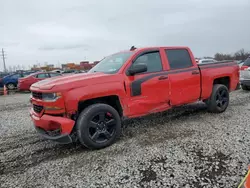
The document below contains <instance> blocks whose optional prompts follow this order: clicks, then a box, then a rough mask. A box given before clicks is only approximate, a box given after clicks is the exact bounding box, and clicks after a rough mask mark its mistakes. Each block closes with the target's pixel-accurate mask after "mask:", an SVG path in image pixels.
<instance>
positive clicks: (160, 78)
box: [158, 76, 168, 80]
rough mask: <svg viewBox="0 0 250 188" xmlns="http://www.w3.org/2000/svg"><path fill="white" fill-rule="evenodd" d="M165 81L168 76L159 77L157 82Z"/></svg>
mask: <svg viewBox="0 0 250 188" xmlns="http://www.w3.org/2000/svg"><path fill="white" fill-rule="evenodd" d="M165 79H168V76H160V77H159V78H158V80H165Z"/></svg>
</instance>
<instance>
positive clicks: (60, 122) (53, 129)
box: [30, 108, 75, 144]
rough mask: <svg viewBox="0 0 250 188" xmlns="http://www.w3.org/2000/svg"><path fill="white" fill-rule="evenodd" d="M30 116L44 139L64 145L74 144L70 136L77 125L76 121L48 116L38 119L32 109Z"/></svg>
mask: <svg viewBox="0 0 250 188" xmlns="http://www.w3.org/2000/svg"><path fill="white" fill-rule="evenodd" d="M30 116H31V119H32V121H33V124H34V126H35V128H36V130H37V132H38V133H39V134H40V135H41V136H42V137H44V138H46V139H48V140H53V141H56V142H58V143H62V144H68V143H71V142H72V138H71V136H70V134H71V132H72V130H73V127H74V125H75V121H73V120H71V119H68V118H65V117H56V116H51V115H46V114H44V115H42V116H41V117H38V116H37V115H36V113H35V112H34V110H33V109H32V108H31V109H30ZM52 133H53V134H52ZM55 133H56V134H55Z"/></svg>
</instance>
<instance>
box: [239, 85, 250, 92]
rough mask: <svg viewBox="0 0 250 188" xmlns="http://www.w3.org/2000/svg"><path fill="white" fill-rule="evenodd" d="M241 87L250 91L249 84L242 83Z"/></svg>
mask: <svg viewBox="0 0 250 188" xmlns="http://www.w3.org/2000/svg"><path fill="white" fill-rule="evenodd" d="M241 88H242V89H243V90H247V91H249V90H250V88H249V87H248V86H246V85H243V84H241Z"/></svg>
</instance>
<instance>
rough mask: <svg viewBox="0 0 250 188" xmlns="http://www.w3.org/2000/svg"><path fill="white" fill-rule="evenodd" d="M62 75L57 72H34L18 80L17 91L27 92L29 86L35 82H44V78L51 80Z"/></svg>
mask: <svg viewBox="0 0 250 188" xmlns="http://www.w3.org/2000/svg"><path fill="white" fill-rule="evenodd" d="M61 75H62V74H60V73H57V72H36V73H33V74H30V75H28V76H26V77H24V78H19V79H18V86H17V87H18V90H20V91H27V90H29V89H30V86H31V85H32V84H34V83H36V82H39V81H41V80H44V79H46V78H51V77H55V76H61Z"/></svg>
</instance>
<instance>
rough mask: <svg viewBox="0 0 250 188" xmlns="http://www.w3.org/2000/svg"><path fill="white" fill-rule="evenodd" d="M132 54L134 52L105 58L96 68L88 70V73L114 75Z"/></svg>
mask: <svg viewBox="0 0 250 188" xmlns="http://www.w3.org/2000/svg"><path fill="white" fill-rule="evenodd" d="M133 53H134V52H121V53H117V54H113V55H111V56H108V57H105V58H104V59H103V60H101V61H100V62H99V63H98V64H97V65H96V66H94V67H93V68H92V69H90V70H89V73H93V72H103V73H116V72H118V71H119V70H120V68H121V67H122V65H123V64H124V63H125V62H126V61H127V60H128V58H129V57H130V56H131V55H132V54H133Z"/></svg>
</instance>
